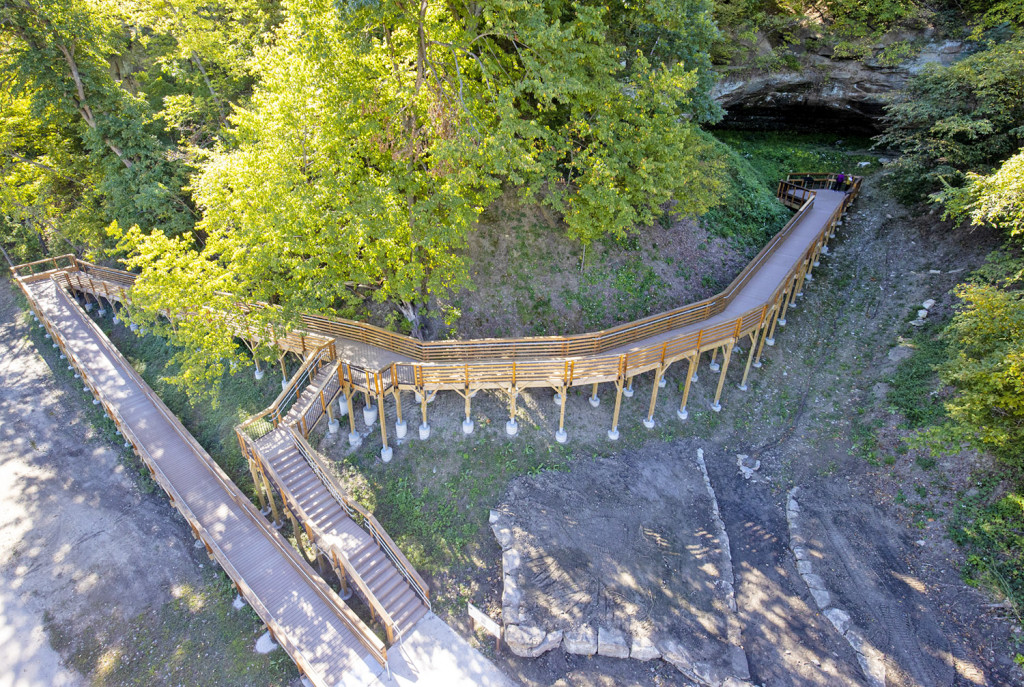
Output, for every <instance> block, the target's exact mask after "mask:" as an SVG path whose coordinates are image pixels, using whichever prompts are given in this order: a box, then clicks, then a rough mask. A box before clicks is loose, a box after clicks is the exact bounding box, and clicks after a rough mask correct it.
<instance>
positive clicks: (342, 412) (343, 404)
mask: <svg viewBox="0 0 1024 687" xmlns="http://www.w3.org/2000/svg"><path fill="white" fill-rule="evenodd" d="M347 415H348V398H347V397H346V396H345V394H342V395H341V398H339V399H338V417H345V416H347Z"/></svg>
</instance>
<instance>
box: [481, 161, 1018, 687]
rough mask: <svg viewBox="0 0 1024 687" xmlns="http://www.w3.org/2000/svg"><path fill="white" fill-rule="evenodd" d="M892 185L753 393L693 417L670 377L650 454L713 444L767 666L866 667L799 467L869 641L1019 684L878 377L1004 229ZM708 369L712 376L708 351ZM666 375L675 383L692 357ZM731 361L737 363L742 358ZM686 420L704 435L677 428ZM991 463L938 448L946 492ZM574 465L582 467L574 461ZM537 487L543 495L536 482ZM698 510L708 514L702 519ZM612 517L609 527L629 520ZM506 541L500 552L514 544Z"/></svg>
mask: <svg viewBox="0 0 1024 687" xmlns="http://www.w3.org/2000/svg"><path fill="white" fill-rule="evenodd" d="M884 187H885V178H884V176H880V177H878V176H876V177H875V178H874V179H872V180H871V181H870V182H869V183H868V184H867V185H866V188H865V193H864V194H863V196H862V197H861V199H860V200H859V201H858V203H857V205H856V206H855V210H854V212H852V213H851V215H850V217H849V218H848V219H847V221H846V222H845V226H844V227H843V228H842V229H840V232H839V239H838V241H837V242H836V243H835V244H833V248H834V251H833V255H832V256H830V257H828V258H826V259H825V260H823V262H822V266H821V267H820V268H819V269H818V270H816V274H815V276H816V278H815V281H814V282H813V283H812V284H809V285H808V287H807V289H806V292H805V296H804V298H803V299H802V302H800V304H799V308H798V309H797V310H796V311H794V312H792V313H791V314H790V316H789V318H788V320H789V322H788V325H787V326H786V327H785V329H784V330H780V332H779V333H777V335H776V339H777V342H778V343H777V345H776V346H775V347H774V348H773V349H771V350H770V352H769V354H768V356H767V360H766V363H765V366H764V368H763V369H761V370H759V371H757V372H756V373H755V374H754V377H753V381H752V383H751V389H750V391H748V392H747V393H745V394H743V393H740V392H738V391H736V390H735V384H730V385H729V387H730V389H729V391H727V392H726V395H725V400H724V401H723V404H724V405H725V406H726V407H725V409H724V410H723V411H722V413H721V414H719V415H717V416H715V415H714V414H712V413H710V412H709V411H707V410H697V411H696V412H694V409H699V408H705V407H706V401H707V398H706V397H701V396H699V395H698V396H697V397H695V398H694V400H692V401H691V403H690V407H691V418H690V420H689V421H688V424H687V425H685V426H680V423H678V421H677V420H675V418H674V417H673V414H674V407H673V406H672V401H671V400H669V399H670V398H671V396H672V394H671V393H667V394H665V395H664V396H660V397H659V408H658V412H657V413H656V416H655V417H656V420H657V421H658V429H656V430H654V433H653V434H652V433H648V434H647V436H646V440H645V439H644V438H643V437H642V436H641V438H637V437H636V435H635V434H634V435H632V436H633V438H634V439H636V440H637V441H638V442H640V444H641V445H642V446H643V448H642V451H643V452H644V454H646V455H650V456H657V457H658V459H659V460H661V461H664V462H672V461H682V460H686V459H687V458H688V455H687V454H688V453H689V452H690V451H692V449H693V443H692V442H693V441H697V442H699V445H701V446H703V447H704V449H705V452H706V458H707V464H708V470H709V473H710V476H711V480H712V484H713V486H714V488H715V490H716V492H717V497H718V500H719V505H720V508H721V512H722V517H723V519H724V521H725V524H726V529H727V531H728V534H729V537H730V541H731V549H732V555H733V566H734V570H735V575H736V601H737V606H738V609H739V614H740V617H741V619H742V622H743V626H744V630H743V645H744V649H745V650H746V652H747V655H748V659H749V663H750V671H751V681H752V682H753V683H754V684H764V685H794V686H795V685H800V686H804V685H806V686H807V687H810V686H811V685H851V684H865V676H864V674H863V673H862V671H861V668H860V667H859V665H858V663H857V660H856V656H855V654H854V652H853V650H852V649H851V647H850V645H849V644H848V643H847V642H846V640H845V639H844V638H843V637H842V636H841V635H839V634H838V633H837V632H836V631H835V630H834V629H833V627H832V626H831V625H830V624H829V622H828V621H827V620H826V619H825V618H824V616H823V615H822V614H821V613H820V612H819V611H818V609H817V607H816V605H815V603H814V602H813V600H812V599H811V597H810V594H809V590H808V588H807V586H806V584H805V583H804V582H803V580H802V579H801V577H800V576H799V575H798V574H797V571H796V561H795V560H794V559H793V555H792V553H791V552H790V549H789V532H788V528H787V520H786V511H785V498H786V493H787V491H788V490H789V489H790V488H791V487H793V486H797V485H800V486H801V487H802V491H801V497H800V498H801V505H802V507H803V511H804V516H803V517H804V519H803V527H804V529H805V530H806V532H807V536H808V538H809V540H810V548H811V550H812V555H813V556H815V557H816V561H817V562H816V563H815V565H816V568H815V572H818V573H819V574H821V575H822V576H823V577H824V578H825V582H826V586H827V587H828V589H829V590H830V591H831V593H832V595H833V599H834V605H836V606H840V607H842V608H845V609H847V610H848V611H849V612H850V614H851V616H852V621H853V623H854V624H855V625H856V626H857V627H858V628H860V629H861V630H862V631H863V634H864V635H865V637H866V638H867V639H868V641H869V643H870V644H871V645H873V646H875V647H876V648H878V649H879V650H881V651H882V652H884V654H885V657H886V658H885V662H886V669H887V671H886V672H887V684H888V685H890V687H912V686H926V685H929V686H930V685H964V686H967V685H1010V684H1021V683H1022V675H1021V672H1020V669H1019V668H1018V667H1015V666H1014V663H1013V660H1012V656H1013V654H1014V651H1015V647H1016V644H1015V635H1014V632H1013V630H1012V629H1011V626H1010V624H1009V623H1008V622H1007V621H1006V620H1005V619H1004V618H1002V617H1000V615H999V609H997V608H992V606H991V604H990V603H989V601H990V600H989V599H987V598H986V597H985V596H984V595H983V594H982V593H981V592H979V591H978V590H976V589H973V588H971V587H969V586H967V585H966V584H965V583H964V582H963V581H962V580H961V579H960V576H959V573H958V570H959V566H960V565H961V563H962V557H961V555H960V553H959V551H958V550H957V548H956V547H955V546H954V545H953V544H952V543H951V542H950V541H949V540H948V539H946V537H945V528H944V520H943V518H942V514H941V513H935V514H933V515H934V517H931V518H929V519H926V520H925V521H924V522H923V523H922V522H921V521H920V520H918V522H917V523H916V524H914V523H913V522H912V518H911V517H910V512H909V511H908V509H907V508H906V507H905V506H901V505H900V504H899V501H898V499H895V498H894V497H895V495H896V494H897V493H903V492H909V491H910V487H911V486H912V485H914V484H916V483H922V484H924V483H927V484H929V488H934V487H933V485H932V482H934V477H933V475H931V474H925V473H922V472H921V471H920V470H919V469H918V468H915V467H914V466H915V452H914V451H910V452H903V453H900V452H899V451H896V442H895V440H894V439H893V436H892V435H893V434H894V433H898V432H897V430H896V429H895V427H896V425H897V420H898V418H895V419H894V418H893V417H892V411H891V410H890V409H889V408H888V407H887V405H886V402H885V395H884V391H885V387H884V386H881V387H880V386H879V385H884V384H885V383H886V381H887V380H888V378H889V377H890V376H891V374H892V372H893V370H894V369H895V366H896V364H897V362H898V361H899V360H900V359H901V358H902V357H903V356H902V355H901V354H900V353H899V352H898V351H897V352H896V353H895V354H894V353H893V351H894V350H895V349H898V348H899V347H900V346H901V345H902V343H901V342H905V341H906V340H907V339H908V338H909V337H910V336H912V334H913V329H912V328H911V327H910V326H909V323H908V320H909V319H912V316H908V315H910V313H913V312H914V311H916V310H917V309H918V308H919V307H920V303H921V302H922V301H924V300H925V299H927V298H934V299H936V300H937V301H939V303H938V305H937V306H936V310H937V311H938V312H939V313H941V312H942V310H943V309H946V311H947V312H948V309H949V308H950V306H951V302H952V299H951V296H950V295H949V294H948V292H949V290H950V289H951V288H952V287H953V285H954V284H955V283H957V281H959V280H961V279H962V278H963V277H964V276H965V272H967V271H969V270H971V269H973V268H974V267H976V266H977V265H978V264H980V262H981V260H982V259H983V257H984V255H985V254H986V253H987V252H988V251H989V250H991V248H992V247H993V246H994V241H993V237H991V236H988V235H985V234H983V233H963V232H956V231H952V230H951V228H950V227H949V225H948V224H945V223H942V222H940V221H938V219H937V218H936V217H935V216H934V215H928V214H925V215H924V216H922V217H918V218H912V217H911V216H910V214H909V213H908V212H907V210H906V209H904V208H901V207H899V206H898V205H897V204H896V203H894V202H893V201H892V200H891V199H890V198H889V196H888V195H887V193H886V192H885V188H884ZM700 375H701V377H702V378H703V376H704V375H707V376H708V377H709V378H710V377H711V375H710V374H709V373H708V371H707V366H706V362H705V363H704V366H703V367H702V369H701V370H700ZM669 377H670V379H669V389H672V388H673V386H675V385H676V383H677V381H678V379H676V378H678V377H681V372H680V371H678V370H677V371H675V377H673V376H672V374H671V373H670V375H669ZM729 378H730V380H736V381H738V377H735V376H734V373H733V372H732V371H731V372H730V373H729ZM644 382H646V384H647V386H646V387H645V386H644ZM649 384H650V381H649V380H641V382H640V384H639V388H638V391H637V398H639V399H641V402H640V403H639V404H637V402H636V400H635V399H634V400H633V401H632V402H631V404H632V405H642V406H643V409H644V410H645V409H646V400H644V399H645V394H647V393H649V392H650V387H649ZM697 393H698V394H700V392H699V391H698V392H697ZM580 400H582V399H580ZM628 407H629V406H628V405H627V411H626V413H625V414H624V418H623V420H622V425H623V426H628V425H630V423H633V422H637V423H638V422H639V417H641V416H642V414H643V412H642V411H640V412H634V413H633V415H632V416H631V415H630V413H629V410H628ZM570 408H572V405H570ZM602 410H603V407H602ZM595 412H596V411H595ZM567 425H568V426H569V432H570V436H571V437H573V439H572V440H573V441H577V439H576V437H579V436H581V435H583V434H588V435H589V432H590V431H591V428H590V427H589V426H586V425H585V429H584V428H581V427H580V426H579V425H577V424H575V423H573V422H568V421H567ZM670 427H671V429H669V428H670ZM865 427H867V428H868V429H869V431H870V432H871V433H872V434H873V435H878V436H882V435H887V436H889V437H890V439H893V441H891V442H890V443H888V444H887V445H886V442H882V445H881V446H879V449H878V450H879V451H881V452H882V453H881V454H880V455H873V456H866V455H865V454H864V452H863V451H862V450H861V447H860V445H859V444H860V441H861V439H862V437H863V434H864V431H865ZM595 429H596V428H595ZM644 431H645V430H643V429H640V430H639V432H641V433H642V432H644ZM685 434H689V436H690V437H692V439H690V440H687V439H679V438H676V437H679V436H681V435H685ZM580 441H583V442H586V441H587V440H586V439H581V440H580ZM585 451H586V449H584V452H585ZM737 454H746V455H750V456H751V457H753V458H756V459H758V460H760V461H761V467H760V470H759V471H758V472H756V473H755V475H754V477H753V478H752V479H750V480H747V479H744V478H743V477H742V476H741V474H740V471H739V469H738V467H737V463H736V460H737V458H736V456H737ZM625 456H628V451H627V452H626V454H625ZM625 460H626V462H628V458H625ZM584 461H585V463H586V464H585V465H583V466H580V468H579V469H580V470H581V471H582V472H581V475H582V474H585V477H581V478H580V480H579V490H578V491H577V492H576V493H575V494H574V496H573V498H574V501H573V508H574V510H583V511H587V512H593V511H596V510H599V509H601V508H602V507H604V506H605V502H604V501H603V500H601V499H600V495H601V493H602V492H599V491H593V490H589V489H588V488H587V486H586V485H587V484H590V482H591V480H595V479H597V480H599V479H600V475H599V474H598V475H595V474H592V471H595V470H596V471H597V472H598V473H600V472H601V471H600V470H599V466H600V465H601V463H600V461H597V462H590V461H586V459H584ZM983 464H984V461H983V460H982V459H980V458H979V457H977V456H971V455H959V456H947V457H945V458H941V459H940V465H941V466H942V472H943V475H944V477H943V480H944V484H945V487H944V491H943V493H944V494H946V495H947V500H948V498H951V495H952V494H955V493H956V492H957V491H958V490H960V489H963V488H965V486H969V484H968V481H969V479H970V476H971V474H972V471H973V470H974V469H976V468H977V467H979V466H980V465H983ZM575 473H576V468H574V469H573V472H570V473H568V474H569V475H573V474H575ZM565 479H566V476H565V475H557V476H554V477H551V476H549V474H541V475H538V476H535V477H529V478H524V480H523V481H522V482H521V483H520V482H517V483H516V485H515V487H514V488H513V489H512V490H511V491H510V492H509V494H508V496H507V500H508V501H510V502H512V503H515V502H516V499H517V497H518V496H519V495H527V494H532V492H533V490H537V492H539V493H544V492H545V490H550V489H551V488H552V487H551V484H552V483H557V484H562V483H563V482H564V480H565ZM525 502H531V503H532V502H533V497H532V496H530V497H529V499H528V500H527V501H524V503H525ZM611 502H612V504H614V503H616V502H617V501H616V499H612V500H611ZM702 517H703V516H702V515H700V514H698V516H697V521H699V520H700V519H701V518H702ZM612 520H613V521H612V522H609V523H608V524H607V527H609V528H612V529H614V528H617V527H621V524H622V523H620V522H619V521H616V520H614V518H612ZM628 520H629V519H628V518H626V519H623V522H627V521H628ZM690 523H691V520H690V519H686V520H684V521H683V522H682V523H681V524H682V525H683V526H684V527H687V526H689V524H690ZM549 524H550V523H549ZM545 537H548V538H549V539H550V540H551V544H550V549H549V550H548V551H547V553H548V554H550V555H557V554H556V553H555V552H554V550H555V549H556V548H557V547H559V546H561V544H560V543H558V542H559V541H560V540H561V539H564V537H562V536H561V535H558V536H551V535H550V534H549V533H548V532H545V531H543V529H540V530H538V532H537V533H536V535H535V539H536V540H537V546H538V547H539V548H540V549H541V550H543V549H544V543H543V540H544V539H545ZM588 548H590V549H591V554H590V555H591V556H592V557H594V558H595V559H599V558H600V556H602V555H604V554H603V551H604V550H603V548H601V547H600V546H595V547H589V545H588V542H586V541H581V540H579V539H577V540H576V544H575V547H574V550H575V553H574V555H577V556H579V555H580V553H579V549H583V550H584V551H585V550H587V549H588ZM494 549H495V550H496V549H497V546H496V545H495V547H494ZM492 555H493V558H492V559H491V560H493V561H494V563H493V565H494V566H495V568H496V569H498V570H500V565H501V563H500V552H497V553H492ZM669 579H670V578H669ZM500 591H501V590H500V583H498V584H495V585H494V588H493V589H492V590H491V591H490V592H488V591H487V590H482V593H481V594H479V595H478V596H479V597H482V598H483V599H493V598H494V597H493V596H491V594H493V595H497V596H500ZM503 660H504V665H505V667H506V669H507V670H509V672H510V673H511V674H514V675H516V676H517V677H518V678H519V679H520V680H521V681H522V682H523V683H524V684H528V685H550V684H559V685H561V684H573V685H576V684H593V685H603V684H617V685H618V684H636V685H642V684H682V682H680V680H679V677H678V673H673V672H672V671H671V670H670V671H668V672H665V671H664V670H663V666H652V665H649V664H639V663H636V664H635V665H632V666H629V665H627V664H630V663H631V662H630V661H620V662H618V663H619V664H622V665H616V662H615V661H614V660H613V659H579V658H578V657H572V656H566V655H564V654H562V652H560V651H555V652H551V653H550V654H546V655H545V656H542V657H541V658H539V659H534V660H529V659H518V658H515V657H512V656H508V655H504V657H503ZM652 671H653V672H652Z"/></svg>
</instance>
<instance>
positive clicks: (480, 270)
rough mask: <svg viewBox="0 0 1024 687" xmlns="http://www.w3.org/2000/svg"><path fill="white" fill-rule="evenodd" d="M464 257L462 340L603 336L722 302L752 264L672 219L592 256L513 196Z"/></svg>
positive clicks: (602, 244) (607, 243)
mask: <svg viewBox="0 0 1024 687" xmlns="http://www.w3.org/2000/svg"><path fill="white" fill-rule="evenodd" d="M780 228H781V227H780ZM464 257H465V259H466V261H467V263H468V264H469V265H470V266H471V270H470V281H471V282H472V285H471V286H470V287H469V289H467V290H466V291H463V292H462V293H460V294H458V295H457V296H456V297H455V298H454V299H453V302H452V304H451V305H452V306H454V307H455V308H457V309H458V310H459V312H460V314H461V316H460V317H459V319H458V321H457V324H456V329H455V333H456V334H457V336H459V337H461V338H485V337H495V336H505V337H519V336H546V335H555V334H578V333H581V332H587V331H595V330H598V329H603V328H606V327H609V326H612V325H614V324H618V323H620V322H624V321H629V320H633V319H638V318H640V317H644V316H646V315H649V314H652V313H657V312H661V311H663V310H667V309H669V308H671V307H674V306H676V305H678V304H680V303H690V302H693V301H696V300H700V299H702V298H705V297H707V296H710V295H713V294H715V293H717V292H718V291H720V290H721V289H722V288H723V287H724V286H725V285H726V284H728V283H729V282H730V281H731V280H732V278H733V277H735V276H736V274H738V273H739V271H740V270H742V269H743V267H744V266H745V265H746V263H747V261H748V260H749V258H750V256H749V255H747V254H746V252H745V251H743V250H740V249H738V248H736V247H735V246H733V245H732V244H730V243H729V242H728V241H726V240H725V239H722V238H718V237H714V236H711V235H709V234H708V232H707V231H706V230H705V229H704V228H703V227H701V226H700V224H699V223H698V222H696V221H694V220H692V219H684V218H679V217H676V216H674V215H672V214H669V215H667V216H666V218H665V220H664V222H662V223H659V224H655V225H654V226H650V227H641V228H638V229H637V230H636V231H635V233H634V234H633V235H631V236H630V237H628V238H626V239H624V240H621V241H616V240H612V239H605V240H600V241H596V242H594V243H593V244H592V245H590V246H589V247H588V248H586V249H584V248H583V245H582V244H581V243H579V242H577V241H571V240H569V239H568V237H567V236H566V230H565V227H564V226H562V225H560V224H558V223H557V222H556V221H555V219H554V217H553V216H551V214H550V213H547V212H545V211H544V210H543V209H541V208H529V209H528V208H524V207H522V205H521V204H520V203H518V202H517V201H516V200H515V198H514V197H512V196H508V197H505V198H503V199H502V200H501V201H499V202H497V203H495V204H494V205H493V206H492V207H491V208H489V209H488V211H487V213H485V215H484V216H483V217H482V218H481V221H480V222H479V223H478V224H477V226H476V229H475V231H472V232H470V234H469V237H468V242H467V246H466V249H465V251H464Z"/></svg>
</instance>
